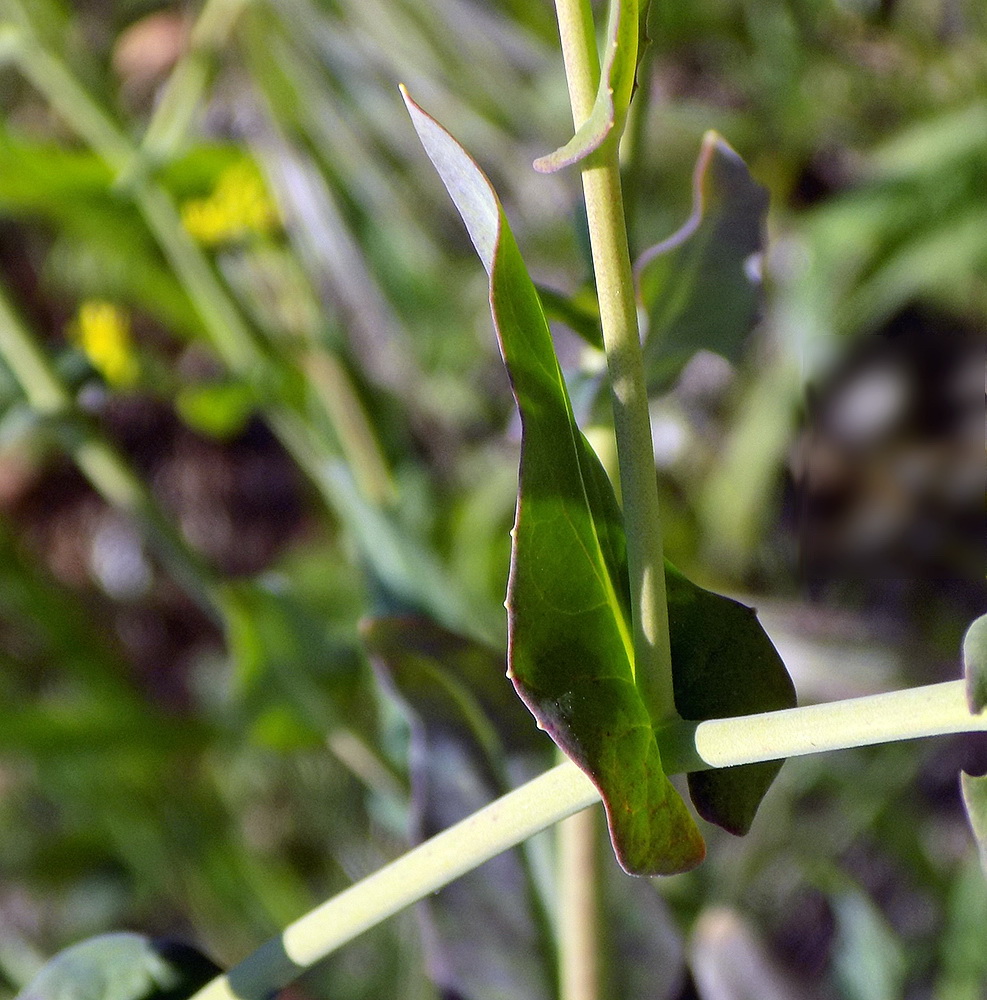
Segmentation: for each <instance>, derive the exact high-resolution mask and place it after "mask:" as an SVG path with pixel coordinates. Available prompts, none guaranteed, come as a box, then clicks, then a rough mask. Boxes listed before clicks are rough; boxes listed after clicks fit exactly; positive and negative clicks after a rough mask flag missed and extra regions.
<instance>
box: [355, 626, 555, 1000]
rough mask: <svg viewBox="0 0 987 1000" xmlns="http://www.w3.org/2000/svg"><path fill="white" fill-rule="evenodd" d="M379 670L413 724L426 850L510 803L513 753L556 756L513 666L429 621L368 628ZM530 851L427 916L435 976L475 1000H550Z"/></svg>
mask: <svg viewBox="0 0 987 1000" xmlns="http://www.w3.org/2000/svg"><path fill="white" fill-rule="evenodd" d="M362 632H363V637H364V641H365V643H366V645H367V648H368V650H369V652H370V653H371V656H372V658H373V660H374V665H375V667H376V668H377V670H378V671H379V672H380V673H382V674H383V675H384V677H385V679H386V681H387V682H388V683H389V684H390V685H391V686H393V688H394V689H395V690H396V691H397V694H398V695H399V697H400V698H401V700H402V701H403V702H404V703H405V705H406V706H407V707H408V709H409V714H410V717H411V751H410V754H409V758H410V767H411V786H412V792H413V794H414V809H413V817H412V821H413V824H414V830H413V835H414V837H415V839H416V840H419V841H421V840H425V839H427V838H428V837H430V836H432V835H433V834H435V833H438V832H439V831H440V830H444V829H445V828H446V827H448V826H451V825H452V824H453V823H456V822H458V821H459V820H461V819H463V818H464V817H465V816H468V815H470V814H471V813H473V812H475V811H476V810H477V809H479V808H481V807H482V806H484V805H486V804H487V803H488V802H490V801H491V800H492V799H495V798H496V797H497V796H499V795H503V794H504V793H505V792H506V791H507V790H508V787H509V783H508V781H507V780H506V776H505V775H506V772H507V769H508V766H509V763H510V762H509V759H508V754H507V751H511V750H513V751H520V752H521V753H522V754H523V755H525V756H528V755H530V753H531V752H532V751H535V752H538V751H541V752H542V758H541V759H540V760H538V762H537V766H539V767H543V766H544V765H545V763H546V758H545V756H544V752H545V751H546V750H548V751H549V758H550V754H551V750H552V749H553V748H552V744H551V742H550V741H549V740H548V738H547V737H546V736H545V735H544V734H543V733H540V732H538V730H537V729H536V728H535V727H534V726H533V725H532V724H531V717H530V716H529V715H528V713H527V712H526V711H525V709H524V706H523V705H522V704H521V702H520V701H518V699H517V697H516V696H515V695H514V692H513V691H512V690H511V688H510V685H509V684H506V683H505V682H504V657H503V655H502V654H498V653H496V652H494V651H493V650H492V649H490V648H489V647H486V646H483V645H481V644H479V643H477V642H475V641H473V640H470V639H467V638H465V637H464V636H460V635H456V634H455V633H453V632H449V631H448V630H446V629H444V628H442V627H441V626H440V625H438V624H436V623H435V622H433V621H431V620H429V619H427V618H424V617H421V616H417V615H406V616H392V617H387V618H376V619H372V620H370V621H367V622H365V623H364V625H363V627H362ZM534 887H535V880H534V877H533V875H532V872H531V870H530V866H529V865H528V863H527V860H526V858H525V855H524V852H523V851H522V850H521V849H520V848H516V849H515V850H513V851H506V852H505V853H503V854H501V855H499V856H498V857H496V858H493V859H492V860H490V861H488V862H486V863H485V864H483V865H480V867H479V868H476V869H474V870H473V871H471V872H469V873H468V874H466V875H464V876H462V878H459V879H457V880H456V881H455V882H453V883H452V884H451V885H448V886H446V888H444V889H443V890H441V891H440V892H438V893H436V894H435V895H433V896H431V897H429V899H428V900H426V901H424V902H423V903H422V904H421V913H422V919H423V921H424V930H425V934H424V935H423V938H424V943H425V947H426V951H427V954H428V958H429V966H430V968H431V971H432V976H433V978H434V980H435V982H436V985H438V986H439V987H440V988H441V989H442V991H443V995H446V994H448V995H450V996H456V997H462V998H463V1000H501V998H503V997H512V998H514V1000H548V998H549V997H552V996H554V995H556V993H557V989H556V986H555V983H554V979H555V976H554V968H555V964H556V962H557V956H556V955H555V954H554V948H553V947H552V944H551V938H550V935H549V934H548V933H547V928H548V920H547V919H546V915H545V913H544V912H543V909H542V906H541V900H540V897H539V895H538V893H537V892H536V891H535V888H534Z"/></svg>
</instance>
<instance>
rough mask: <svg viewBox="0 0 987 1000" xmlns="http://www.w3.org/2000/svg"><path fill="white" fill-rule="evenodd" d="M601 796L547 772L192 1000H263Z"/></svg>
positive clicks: (346, 894) (569, 767)
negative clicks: (355, 940)
mask: <svg viewBox="0 0 987 1000" xmlns="http://www.w3.org/2000/svg"><path fill="white" fill-rule="evenodd" d="M598 797H599V796H598V793H597V791H596V788H595V786H594V785H593V784H592V783H591V782H590V780H589V779H588V778H587V777H585V775H583V773H582V772H581V771H580V770H579V769H578V768H576V767H575V766H574V765H573V764H569V763H566V764H562V765H560V766H559V767H556V768H553V769H552V770H551V771H547V772H546V773H545V774H542V775H540V776H539V777H537V778H535V779H534V780H533V781H529V782H528V783H527V784H526V785H522V786H521V787H520V788H518V789H516V790H515V791H513V792H510V793H508V794H507V795H505V796H503V797H502V798H500V799H497V800H496V802H493V803H491V804H490V805H489V806H487V807H486V808H484V809H481V810H480V811H479V812H476V813H474V814H473V815H472V816H469V817H467V818H466V819H464V820H463V821H462V822H460V823H457V824H456V825H455V826H452V827H450V828H449V829H448V830H444V831H443V832H442V833H440V834H438V835H437V836H435V837H432V838H431V840H427V841H426V842H425V843H424V844H421V845H420V846H419V847H416V848H415V849H414V850H412V851H409V852H408V853H407V854H405V855H403V856H402V857H400V858H398V859H397V860H396V861H393V862H391V863H390V864H389V865H387V866H385V867H384V868H382V869H380V871H378V872H375V873H374V874H373V875H371V876H369V878H366V879H364V880H363V881H362V882H358V883H357V884H356V885H353V886H351V887H350V888H349V889H346V890H344V891H343V892H341V893H340V894H339V895H338V896H335V897H334V898H332V899H330V900H329V901H328V902H326V903H323V904H322V905H321V906H319V907H317V908H316V909H315V910H312V911H311V912H310V913H308V914H306V915H305V916H304V917H302V918H301V919H300V920H297V921H295V923H293V924H291V926H289V927H288V928H287V929H286V930H285V931H284V932H283V933H282V934H281V935H279V936H278V937H276V938H273V939H272V940H270V941H268V942H267V943H266V944H265V945H263V946H262V947H261V948H260V949H259V950H258V951H256V952H254V954H253V955H251V956H249V957H248V958H247V959H246V961H244V962H241V963H240V964H239V965H238V966H236V967H235V968H233V969H232V970H231V971H230V972H229V973H227V974H226V975H225V976H220V977H218V978H216V979H214V980H213V981H212V982H211V983H208V984H207V985H206V986H205V987H203V989H201V990H200V991H199V992H198V993H196V994H195V996H194V998H193V1000H234V998H236V1000H264V998H266V997H267V996H268V995H269V994H270V993H271V992H272V991H273V990H277V989H280V988H281V987H283V986H285V985H287V984H288V983H289V982H291V981H292V980H294V979H296V978H297V977H298V976H300V975H301V974H302V972H304V971H305V970H306V969H308V968H309V967H311V966H312V965H314V964H315V963H316V962H317V961H319V960H320V959H322V958H324V957H325V956H326V955H328V954H329V953H330V952H332V951H334V950H335V949H336V948H338V947H340V946H341V945H343V944H345V943H346V942H347V941H350V940H352V939H353V938H354V937H356V936H357V935H358V934H361V933H362V932H363V931H365V930H367V929H369V928H370V927H373V926H374V925H375V924H378V923H380V922H381V921H382V920H384V919H386V918H387V917H389V916H391V915H392V914H394V913H397V912H398V911H399V910H402V909H404V908H405V907H406V906H409V905H410V904H411V903H415V902H417V901H418V900H419V899H422V898H423V897H424V896H426V895H428V894H429V893H431V892H434V891H436V890H437V889H440V888H442V886H444V885H447V884H448V883H449V882H451V881H452V880H453V879H455V878H458V877H459V876H460V875H463V874H465V873H466V872H468V871H470V870H471V869H473V868H475V867H477V866H478V865H480V864H482V863H483V862H484V861H487V860H489V859H490V858H492V857H494V856H495V855H497V854H499V853H501V851H504V850H507V848H509V847H513V846H514V845H515V844H518V843H520V842H521V841H522V840H524V839H526V838H527V837H530V836H532V835H533V834H535V833H538V832H539V831H540V830H543V829H545V827H547V826H550V825H552V824H553V823H556V822H558V821H559V820H560V819H564V818H565V817H566V816H570V815H572V813H574V812H577V811H578V810H580V809H583V808H585V807H586V806H588V805H591V804H592V803H593V802H595V801H596V800H597V798H598Z"/></svg>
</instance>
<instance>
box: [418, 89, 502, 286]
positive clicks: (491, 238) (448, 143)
mask: <svg viewBox="0 0 987 1000" xmlns="http://www.w3.org/2000/svg"><path fill="white" fill-rule="evenodd" d="M399 89H400V91H401V96H402V97H403V98H404V103H405V107H407V109H408V114H410V115H411V123H412V124H413V125H414V127H415V131H416V132H417V133H418V138H419V139H420V140H421V144H422V146H423V147H424V149H425V152H426V153H427V154H428V158H429V159H430V160H431V161H432V164H433V165H434V167H435V169H436V171H437V172H438V175H439V177H440V178H441V179H442V183H443V184H444V185H445V188H446V190H447V191H448V192H449V195H450V196H451V197H452V200H453V201H454V202H455V204H456V207H457V208H458V209H459V214H460V215H461V216H462V219H463V222H464V223H465V225H466V229H467V231H468V232H469V234H470V239H471V240H472V241H473V246H474V247H476V252H477V254H478V255H479V257H480V261H481V262H482V263H483V267H484V270H486V272H487V274H489V273H490V272H491V271H492V270H493V262H494V253H495V250H496V246H497V239H498V236H499V234H500V202H499V201H498V200H497V195H496V193H495V192H494V189H493V186H492V185H491V183H490V181H488V180H487V177H486V175H485V174H484V173H483V171H482V170H481V169H480V168H479V167H478V166H477V164H476V161H475V160H474V159H473V158H472V157H471V156H470V155H469V153H467V152H466V150H465V149H463V147H462V146H460V144H459V143H458V142H456V140H455V139H454V138H453V137H452V136H451V135H450V134H449V133H448V132H447V131H446V130H445V129H444V128H443V127H442V126H441V125H440V124H439V123H438V122H437V121H436V120H435V119H434V118H433V117H432V116H431V115H430V114H429V113H428V112H427V111H425V110H424V109H423V108H422V107H421V105H419V104H418V103H416V102H415V100H414V99H413V98H412V97H411V95H410V94H409V93H408V91H407V89H406V88H405V86H404V84H401V85H400V87H399Z"/></svg>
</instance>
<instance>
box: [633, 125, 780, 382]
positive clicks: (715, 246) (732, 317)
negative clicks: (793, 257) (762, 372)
mask: <svg viewBox="0 0 987 1000" xmlns="http://www.w3.org/2000/svg"><path fill="white" fill-rule="evenodd" d="M692 183H693V207H692V215H691V216H690V217H689V219H688V221H687V222H686V223H685V225H684V226H682V228H681V229H679V230H678V232H676V233H674V234H673V235H672V236H670V237H669V238H668V239H666V240H663V241H662V242H661V243H658V244H657V245H656V246H653V247H651V249H649V250H646V251H645V252H644V253H643V254H642V255H641V257H640V258H639V259H638V261H637V264H636V266H635V273H636V277H637V283H638V296H639V299H640V301H641V304H642V306H643V307H644V309H645V310H646V312H647V315H648V324H647V334H646V336H645V341H644V361H645V372H646V377H647V379H648V388H649V390H651V391H658V390H661V389H663V388H665V387H667V386H668V384H669V383H670V382H671V381H672V380H673V379H674V378H675V377H676V376H677V375H678V373H679V372H680V371H681V370H682V368H683V366H684V365H685V363H686V362H687V361H688V360H689V358H690V357H692V355H693V354H695V352H696V351H698V350H700V349H705V350H710V351H716V352H717V353H719V354H722V355H723V356H724V357H726V358H728V359H729V360H732V361H734V360H736V359H737V358H738V357H739V355H740V351H741V348H742V346H743V343H744V340H745V339H746V337H747V336H748V334H749V333H750V332H751V330H752V329H753V326H754V323H755V321H756V320H757V313H758V307H759V304H760V298H761V274H760V269H761V254H762V253H763V251H764V226H765V221H766V219H767V212H768V192H767V191H766V190H765V189H764V188H763V187H762V186H761V185H760V184H758V183H757V181H755V180H754V179H753V177H751V175H750V172H749V171H748V169H747V165H746V164H745V163H744V161H743V160H742V159H741V158H740V157H739V156H738V155H737V154H736V152H734V150H733V149H732V148H731V147H730V146H729V145H728V144H727V142H726V141H724V139H723V138H722V137H721V136H719V135H718V134H717V133H716V132H712V131H710V132H707V133H706V135H705V136H704V138H703V144H702V150H701V151H700V154H699V159H698V160H697V161H696V168H695V171H694V173H693V182H692Z"/></svg>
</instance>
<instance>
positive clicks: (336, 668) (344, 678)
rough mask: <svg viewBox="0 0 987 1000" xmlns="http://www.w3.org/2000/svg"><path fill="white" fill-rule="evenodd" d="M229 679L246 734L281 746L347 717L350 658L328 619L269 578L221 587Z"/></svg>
mask: <svg viewBox="0 0 987 1000" xmlns="http://www.w3.org/2000/svg"><path fill="white" fill-rule="evenodd" d="M222 594H223V610H224V615H225V618H226V625H227V639H228V642H229V648H230V654H231V656H232V658H233V660H234V662H235V664H236V683H237V688H238V691H239V696H240V698H241V699H242V703H243V707H244V709H245V711H246V713H247V717H248V719H250V725H251V732H252V736H253V738H254V739H256V740H258V741H259V742H261V743H263V744H264V745H267V746H273V747H277V748H278V749H282V750H286V749H292V748H298V747H305V746H315V745H318V744H320V743H321V742H322V741H323V740H324V739H325V736H326V734H327V732H328V731H329V730H330V729H331V728H334V727H335V726H338V725H340V724H341V720H343V719H346V718H347V710H346V709H347V699H348V698H349V697H351V696H352V694H353V683H354V674H355V670H356V663H355V660H354V655H353V651H352V650H351V649H349V648H347V647H345V646H343V645H341V644H339V643H338V642H336V641H334V639H333V637H332V635H331V634H330V631H329V628H328V625H327V623H326V622H323V621H321V620H319V619H318V618H316V617H315V615H314V614H313V613H312V612H311V611H310V610H309V609H308V608H307V607H306V606H305V604H303V603H302V602H301V601H300V600H298V599H297V598H296V597H295V595H294V594H293V593H291V591H290V590H287V589H282V588H280V587H279V586H278V583H277V581H272V582H271V583H270V585H265V584H264V583H261V582H254V581H237V582H232V583H228V584H226V585H225V586H224V587H223V591H222Z"/></svg>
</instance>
